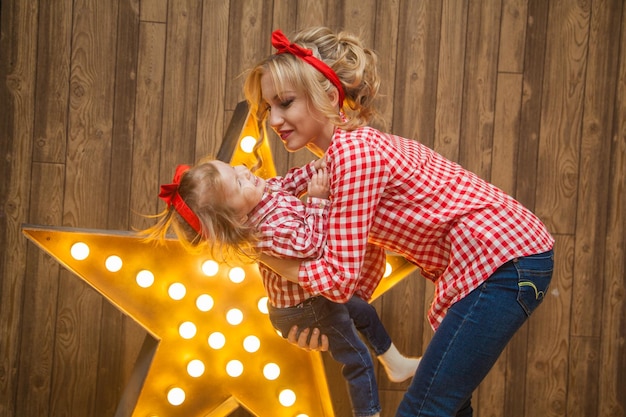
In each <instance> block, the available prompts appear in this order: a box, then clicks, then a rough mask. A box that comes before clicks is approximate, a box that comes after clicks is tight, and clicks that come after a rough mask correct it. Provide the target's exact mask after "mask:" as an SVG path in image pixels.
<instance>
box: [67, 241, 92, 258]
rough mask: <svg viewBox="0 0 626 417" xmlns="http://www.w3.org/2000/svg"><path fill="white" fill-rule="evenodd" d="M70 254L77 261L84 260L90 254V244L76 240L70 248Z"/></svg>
mask: <svg viewBox="0 0 626 417" xmlns="http://www.w3.org/2000/svg"><path fill="white" fill-rule="evenodd" d="M70 254H71V255H72V258H74V259H76V260H77V261H84V260H85V259H87V257H88V256H89V246H87V244H86V243H83V242H76V243H74V244H73V245H72V247H71V248H70Z"/></svg>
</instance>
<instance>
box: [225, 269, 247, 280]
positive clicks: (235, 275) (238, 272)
mask: <svg viewBox="0 0 626 417" xmlns="http://www.w3.org/2000/svg"><path fill="white" fill-rule="evenodd" d="M228 278H229V279H230V280H231V281H232V282H234V283H235V284H239V283H241V282H243V280H244V279H246V272H245V271H244V270H243V268H240V267H238V266H236V267H234V268H233V269H231V270H230V272H228Z"/></svg>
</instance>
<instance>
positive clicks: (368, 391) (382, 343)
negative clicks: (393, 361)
mask: <svg viewBox="0 0 626 417" xmlns="http://www.w3.org/2000/svg"><path fill="white" fill-rule="evenodd" d="M269 316H270V321H271V322H272V325H273V326H274V327H275V328H276V329H277V330H279V331H280V332H281V333H282V334H283V335H284V336H285V337H286V336H287V334H288V333H289V330H290V329H291V328H292V327H293V326H294V325H297V326H298V329H300V330H304V329H306V328H311V329H312V328H314V327H317V328H318V329H320V332H321V334H325V335H326V336H327V337H328V344H329V348H328V350H329V352H330V354H331V356H332V357H333V359H335V360H336V361H337V362H339V363H341V364H343V367H342V373H343V376H344V378H345V380H346V382H347V384H348V391H349V393H350V401H351V403H352V410H353V413H354V415H355V416H359V417H361V416H371V415H373V414H376V413H378V412H380V410H381V407H380V401H379V398H378V385H377V384H376V377H375V375H374V363H373V361H372V357H371V355H370V352H369V350H368V348H367V346H366V345H365V343H363V341H362V340H361V338H360V337H359V335H358V334H357V329H358V330H359V331H360V332H361V333H362V334H363V336H365V338H366V339H367V341H368V343H370V345H371V347H372V350H374V352H376V354H377V355H379V354H381V353H384V352H386V351H387V349H389V346H391V338H390V337H389V335H388V333H387V331H386V330H385V328H384V327H383V325H382V323H381V322H380V318H379V317H378V314H377V313H376V310H375V309H374V307H372V306H371V305H370V304H368V303H367V302H366V301H363V300H362V299H361V298H359V297H357V296H354V297H352V298H351V299H350V300H349V301H348V302H347V303H346V304H337V303H333V302H332V301H330V300H328V299H326V298H324V297H321V296H319V297H313V298H310V299H308V300H306V301H305V302H303V303H301V304H299V305H297V306H295V307H288V308H275V307H272V306H271V305H270V306H269Z"/></svg>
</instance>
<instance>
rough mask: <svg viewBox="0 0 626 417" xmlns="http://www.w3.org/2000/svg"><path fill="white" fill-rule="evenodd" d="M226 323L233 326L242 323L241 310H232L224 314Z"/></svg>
mask: <svg viewBox="0 0 626 417" xmlns="http://www.w3.org/2000/svg"><path fill="white" fill-rule="evenodd" d="M226 321H227V322H229V323H230V324H232V325H233V326H236V325H238V324H241V322H242V321H243V313H242V312H241V310H238V309H236V308H232V309H230V310H228V312H227V313H226Z"/></svg>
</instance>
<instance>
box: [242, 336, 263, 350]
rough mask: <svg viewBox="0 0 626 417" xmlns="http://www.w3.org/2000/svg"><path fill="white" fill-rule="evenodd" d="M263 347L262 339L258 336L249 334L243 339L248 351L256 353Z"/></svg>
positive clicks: (244, 346)
mask: <svg viewBox="0 0 626 417" xmlns="http://www.w3.org/2000/svg"><path fill="white" fill-rule="evenodd" d="M260 347H261V341H260V340H259V338H258V337H256V336H248V337H246V338H245V339H243V348H244V349H245V350H246V352H250V353H254V352H256V351H257V350H259V348H260Z"/></svg>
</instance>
